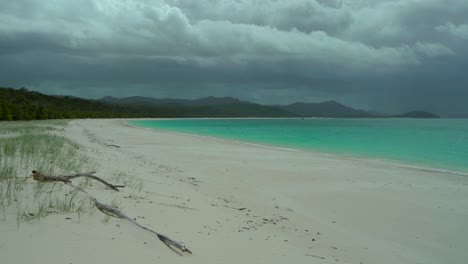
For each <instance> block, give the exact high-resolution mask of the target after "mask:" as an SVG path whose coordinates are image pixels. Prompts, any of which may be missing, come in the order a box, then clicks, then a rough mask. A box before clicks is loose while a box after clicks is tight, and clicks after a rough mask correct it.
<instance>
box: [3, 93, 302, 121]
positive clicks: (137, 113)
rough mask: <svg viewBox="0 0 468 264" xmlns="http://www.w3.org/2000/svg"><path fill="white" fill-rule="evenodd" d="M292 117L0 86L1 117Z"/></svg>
mask: <svg viewBox="0 0 468 264" xmlns="http://www.w3.org/2000/svg"><path fill="white" fill-rule="evenodd" d="M254 116H255V117H291V116H295V115H294V114H292V113H290V112H288V111H286V110H283V109H280V108H276V107H272V106H263V105H258V104H242V103H232V104H225V105H203V106H188V105H179V104H170V105H140V104H125V105H121V104H111V103H105V102H101V101H98V100H85V99H81V98H76V97H69V96H50V95H45V94H41V93H38V92H33V91H28V90H27V89H25V88H21V89H19V90H16V89H12V88H0V120H6V121H11V120H42V119H70V118H136V117H142V118H143V117H154V118H156V117H160V118H164V117H254Z"/></svg>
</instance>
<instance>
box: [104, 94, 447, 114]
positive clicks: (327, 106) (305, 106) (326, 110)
mask: <svg viewBox="0 0 468 264" xmlns="http://www.w3.org/2000/svg"><path fill="white" fill-rule="evenodd" d="M99 101H101V102H105V103H110V104H119V105H144V106H173V107H175V106H211V107H213V106H218V107H219V106H230V107H232V108H235V107H236V106H237V107H244V108H249V107H252V106H256V110H259V109H263V110H266V111H263V112H264V113H267V112H271V111H272V110H273V109H276V111H275V112H276V114H280V115H279V116H283V117H286V116H289V117H338V118H382V117H393V118H437V117H438V116H436V115H435V114H432V113H429V112H424V111H412V112H408V113H404V114H400V115H383V114H377V113H375V112H370V111H365V110H359V109H354V108H352V107H349V106H346V105H343V104H341V103H339V102H336V101H326V102H322V103H304V102H297V103H293V104H288V105H259V104H255V103H251V102H248V101H241V100H239V99H237V98H233V97H213V96H210V97H204V98H200V99H195V100H189V99H173V98H163V99H160V98H152V97H140V96H132V97H125V98H115V97H111V96H106V97H103V98H101V99H99ZM265 108H267V109H265ZM280 109H281V110H283V111H279V110H280ZM246 114H248V113H246ZM249 116H250V115H249ZM251 116H256V115H255V113H251Z"/></svg>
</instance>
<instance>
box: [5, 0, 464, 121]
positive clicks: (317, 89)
mask: <svg viewBox="0 0 468 264" xmlns="http://www.w3.org/2000/svg"><path fill="white" fill-rule="evenodd" d="M467 13H468V2H467V1H464V0H449V1H438V0H437V1H436V0H397V1H385V0H354V1H352V0H341V1H340V0H333V1H325V0H290V1H276V0H256V1H253V0H250V1H247V0H236V1H234V0H231V1H228V0H220V1H212V0H197V1H183V0H159V1H158V0H153V1H150V0H140V1H137V0H133V1H130V0H121V1H117V0H83V1H66V0H55V1H34V0H16V1H4V0H0V71H1V72H2V76H1V77H0V85H2V86H14V87H21V86H27V87H29V88H31V89H35V90H38V91H42V92H46V93H55V94H70V95H76V96H82V97H90V98H98V97H101V96H104V95H114V96H129V95H144V96H155V97H182V98H196V97H201V96H207V95H217V96H228V95H229V96H236V97H239V98H241V99H244V100H253V101H256V102H260V103H288V102H293V101H321V100H329V99H334V100H340V101H343V102H344V103H348V104H351V105H354V106H357V107H363V108H371V109H376V110H380V111H390V112H392V111H393V112H398V111H406V110H410V109H416V108H420V109H426V110H430V111H435V112H437V113H439V114H442V115H467V116H468V107H467V106H465V104H466V103H464V101H465V100H466V99H465V100H462V98H468V86H467V85H468V77H466V74H464V69H467V66H468V65H467V64H468V63H467V61H468V48H467V47H468V45H467V42H468V18H467V16H466V14H467Z"/></svg>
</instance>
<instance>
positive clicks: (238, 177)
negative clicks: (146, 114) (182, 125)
mask: <svg viewBox="0 0 468 264" xmlns="http://www.w3.org/2000/svg"><path fill="white" fill-rule="evenodd" d="M126 120H127V119H125V120H123V119H113V120H109V119H104V120H95V119H90V120H74V121H71V122H70V123H69V125H68V126H67V127H66V128H65V130H64V131H63V132H60V133H63V135H64V136H66V137H67V138H69V139H71V140H73V141H75V142H77V143H79V144H80V145H81V146H82V148H81V149H82V151H84V152H86V153H87V155H89V157H90V158H91V159H92V160H93V162H94V163H95V164H96V170H97V173H96V175H98V176H102V177H110V179H111V181H112V183H116V184H119V183H121V182H119V181H120V180H119V179H123V180H124V182H127V187H126V188H124V189H122V190H121V192H110V191H109V190H106V189H105V188H104V187H102V186H100V185H96V186H86V190H87V191H89V192H90V193H91V194H93V195H96V197H97V198H98V199H100V200H102V201H107V202H108V203H109V202H110V201H113V200H114V199H116V200H117V201H118V202H119V204H120V205H119V209H122V211H123V212H124V213H126V214H128V215H129V216H132V217H135V218H136V221H137V222H139V223H141V224H143V225H145V226H148V227H149V228H151V229H154V230H156V231H158V232H161V233H163V234H165V235H168V236H169V237H171V238H173V239H175V240H177V241H180V242H183V243H184V244H186V245H187V246H188V247H189V248H190V250H191V251H192V252H193V255H191V256H184V257H179V256H177V255H175V254H174V253H173V252H171V251H170V250H169V249H168V248H167V247H166V246H165V245H164V244H162V243H160V242H159V241H158V240H157V239H155V237H153V236H148V235H147V234H146V233H142V232H138V231H137V230H135V228H134V227H132V226H131V225H129V224H128V223H125V221H122V220H120V219H114V218H110V219H109V218H106V217H104V216H103V215H102V214H101V213H100V212H99V211H97V212H95V213H94V214H93V215H82V216H81V217H77V216H76V215H75V214H71V215H50V216H48V217H46V218H44V219H41V220H40V221H39V222H32V223H24V224H22V225H21V227H20V228H19V229H17V228H16V223H15V221H14V218H13V219H12V220H7V221H5V222H0V233H1V234H2V237H1V238H0V254H1V255H2V257H3V260H5V262H7V263H31V262H35V263H48V264H55V263H70V262H71V263H86V262H89V263H97V262H102V263H117V264H118V263H129V262H138V263H149V262H157V263H187V261H189V262H191V263H194V264H201V263H203V264H205V263H269V264H274V263H284V262H292V263H346V264H355V263H382V264H387V263H388V264H390V263H392V264H393V263H428V264H431V263H434V264H435V263H455V264H458V263H460V264H462V263H465V262H466V259H467V258H468V253H467V252H466V251H465V248H466V245H467V244H468V231H467V230H468V228H467V227H468V224H467V223H468V205H467V203H466V198H467V197H468V178H467V177H464V176H457V175H452V174H447V173H428V172H424V171H417V170H410V169H407V168H398V167H396V166H391V165H388V164H380V163H376V162H366V161H355V160H349V159H337V158H336V157H331V156H327V155H316V154H314V153H311V152H301V151H284V150H279V149H272V148H264V147H260V146H253V145H247V144H243V143H242V142H232V141H226V140H223V141H221V140H213V139H211V138H207V137H194V136H192V135H177V134H173V133H170V132H160V131H155V130H147V129H145V128H135V127H131V126H130V125H128V124H126ZM138 183H141V184H142V185H141V186H139V185H138ZM31 184H32V183H31ZM132 186H133V187H132ZM135 186H136V187H137V188H136V189H135ZM12 217H13V216H12V215H10V216H9V218H8V219H11V218H12ZM67 217H69V218H70V219H69V220H67V219H66V218H67ZM51 244H52V245H54V246H53V248H54V250H53V251H52V252H51ZM24 248H27V249H28V252H29V254H22V252H23V251H24ZM96 248H99V250H96Z"/></svg>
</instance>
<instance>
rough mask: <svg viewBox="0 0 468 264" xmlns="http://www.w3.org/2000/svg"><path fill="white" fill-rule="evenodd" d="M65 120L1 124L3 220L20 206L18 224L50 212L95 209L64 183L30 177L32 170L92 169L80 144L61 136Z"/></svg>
mask: <svg viewBox="0 0 468 264" xmlns="http://www.w3.org/2000/svg"><path fill="white" fill-rule="evenodd" d="M64 124H65V123H64V122H62V121H48V122H47V123H44V122H38V121H33V122H15V123H10V122H8V123H5V122H2V123H0V219H5V218H6V212H7V211H8V210H13V209H14V208H16V215H17V219H16V220H17V223H18V224H20V223H21V222H23V221H31V220H34V219H39V218H41V217H44V216H46V215H48V214H58V213H77V214H78V215H81V214H82V213H84V212H92V211H93V207H92V206H91V204H90V203H89V202H88V201H87V200H86V199H84V198H82V199H80V198H79V197H77V196H76V192H69V191H68V190H69V189H68V188H63V187H64V186H63V184H61V183H41V182H31V180H30V179H29V180H28V176H29V175H30V173H31V171H32V170H39V171H42V172H44V173H45V174H62V173H70V172H74V171H80V170H82V169H86V168H87V169H89V168H88V166H89V164H90V162H89V160H88V158H87V156H86V155H85V154H84V153H83V152H82V151H81V150H80V146H79V145H78V144H76V143H74V142H72V141H70V140H69V139H67V138H65V137H63V136H60V135H58V133H57V132H58V131H59V130H61V129H63V125H64Z"/></svg>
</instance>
